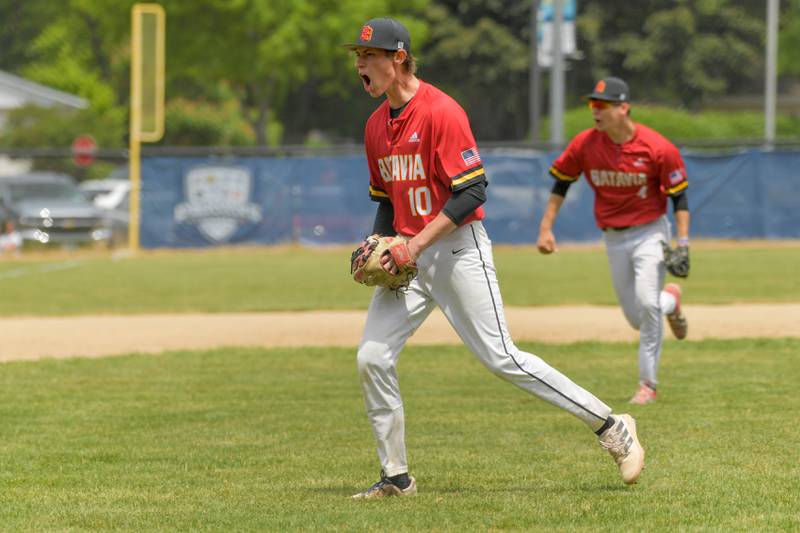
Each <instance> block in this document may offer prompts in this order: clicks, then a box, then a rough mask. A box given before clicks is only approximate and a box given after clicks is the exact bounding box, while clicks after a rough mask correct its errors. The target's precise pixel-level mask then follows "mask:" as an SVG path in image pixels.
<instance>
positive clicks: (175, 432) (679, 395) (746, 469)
mask: <svg viewBox="0 0 800 533" xmlns="http://www.w3.org/2000/svg"><path fill="white" fill-rule="evenodd" d="M496 260H497V264H498V268H499V270H500V279H501V286H502V290H503V294H504V297H505V300H506V302H507V303H509V304H512V305H543V304H570V303H592V304H613V303H614V300H613V293H612V292H611V287H610V281H609V279H608V267H607V265H606V263H605V255H604V253H603V251H602V250H601V249H597V248H590V249H586V248H576V249H571V250H570V249H565V250H563V251H562V252H561V253H559V254H558V255H556V256H553V257H543V256H540V255H539V254H538V253H536V252H535V251H533V250H532V249H530V248H499V249H498V250H497V251H496ZM346 261H347V250H345V249H325V250H316V251H308V250H302V249H298V248H277V249H252V250H235V251H230V250H228V251H212V252H178V253H152V254H142V255H141V256H139V257H136V258H128V259H119V260H114V259H112V258H110V257H107V256H103V255H99V256H98V255H49V256H43V257H28V258H25V257H23V258H20V259H15V260H11V261H2V262H0V290H2V292H3V294H4V298H2V299H1V301H0V315H3V316H12V315H78V314H103V313H151V312H191V311H210V312H229V311H267V310H287V309H288V310H300V309H315V308H327V309H335V308H361V309H363V308H365V307H366V304H367V301H368V299H369V291H367V290H364V288H363V287H358V286H357V285H355V284H354V283H352V281H350V280H349V278H348V277H347V267H346ZM692 264H693V271H692V276H691V278H690V279H689V280H688V282H687V283H686V284H685V286H686V294H687V297H688V298H689V299H690V301H691V302H692V303H718V304H723V303H730V302H798V301H800V286H798V276H797V274H796V265H797V264H800V246H796V245H787V246H759V245H757V244H752V243H743V244H742V245H741V246H739V245H735V246H731V247H718V246H710V245H709V246H703V245H702V244H701V245H699V246H696V247H694V248H693V251H692ZM309 272H313V273H314V274H313V276H310V275H309ZM522 347H523V348H526V349H528V350H529V351H532V352H534V353H536V354H538V355H540V356H541V357H543V358H544V359H545V360H547V361H548V362H549V363H550V364H552V365H553V366H555V367H556V368H558V369H560V370H562V371H563V372H564V373H566V374H567V375H568V376H570V377H571V378H572V379H574V380H575V381H576V382H578V383H579V384H581V385H583V386H584V387H586V388H588V389H589V390H591V391H592V392H594V393H595V394H597V395H598V396H599V397H600V398H602V399H603V400H605V401H606V402H607V403H609V404H610V405H612V406H613V407H614V408H615V409H617V411H618V412H619V411H624V410H628V409H630V412H631V413H632V414H633V415H634V416H635V417H636V418H637V421H638V424H639V433H640V437H641V439H642V442H643V445H644V446H645V448H646V450H647V466H646V470H645V472H644V474H643V476H642V479H641V481H640V483H639V484H638V485H635V486H632V487H627V486H625V485H624V484H623V483H622V482H621V480H620V479H619V474H618V472H617V469H616V466H615V465H614V464H613V461H612V460H611V458H610V457H609V456H608V455H607V453H606V452H605V451H604V450H602V449H601V448H600V447H599V446H598V445H597V444H596V439H595V438H594V436H593V435H592V434H591V432H589V431H588V429H586V428H585V427H584V426H583V424H582V423H581V422H580V421H578V420H577V419H575V418H573V417H571V416H569V415H567V414H565V413H563V412H561V411H559V410H557V409H555V408H553V407H551V406H549V405H547V404H545V403H543V402H541V401H539V400H537V399H535V398H531V397H529V396H528V395H526V394H525V393H523V392H521V391H519V390H517V389H515V388H513V387H512V386H510V385H508V384H506V383H504V382H502V381H500V380H498V379H496V378H494V377H492V376H491V375H490V374H489V373H487V372H486V371H485V370H484V369H483V367H482V366H481V365H480V364H479V363H478V362H477V361H476V360H475V359H474V358H473V357H472V356H471V355H470V354H469V353H468V351H467V350H466V349H465V348H463V347H458V346H454V347H441V346H440V347H413V348H409V349H408V350H406V352H405V353H404V354H403V357H402V359H401V363H400V376H401V383H402V386H403V393H404V401H405V406H406V419H407V441H408V448H409V459H410V461H411V468H412V475H415V476H416V477H417V480H418V483H419V488H420V494H419V496H418V497H416V498H408V499H392V500H386V501H373V502H353V501H350V500H348V498H347V497H348V496H349V495H350V494H352V493H354V492H356V491H359V490H363V489H364V488H366V487H367V486H368V485H369V484H371V483H372V482H374V481H376V480H377V475H378V470H379V466H378V462H377V457H376V455H375V449H374V441H373V437H372V434H371V430H370V428H369V425H368V422H367V419H366V415H365V413H364V407H363V403H362V398H361V391H360V387H359V384H358V377H357V374H356V368H355V349H354V348H352V349H342V348H329V349H322V348H314V349H295V350H287V349H274V350H266V349H234V348H232V349H227V350H211V351H198V352H177V353H176V352H172V353H165V354H163V355H159V356H145V355H135V354H134V355H130V356H126V357H119V358H107V359H72V360H61V361H55V360H45V361H38V362H15V363H7V364H3V365H2V367H0V381H1V382H2V387H0V420H2V424H0V457H2V468H1V469H0V483H2V490H1V491H0V530H4V531H94V530H117V531H176V530H181V531H295V530H337V531H366V530H379V529H390V528H391V529H398V530H402V531H464V530H466V531H487V530H503V531H508V530H512V531H531V530H533V531H551V530H554V531H598V530H622V531H633V530H647V531H676V530H678V531H687V530H691V531H695V530H697V531H797V530H800V512H799V511H798V509H800V466H798V461H797V457H798V454H797V442H798V441H800V427H798V425H797V423H796V419H797V416H796V413H797V412H798V409H800V395H798V394H797V383H798V382H800V355H798V354H800V340H788V339H760V340H737V341H702V342H696V341H684V342H677V341H667V344H666V346H665V350H664V356H663V359H662V364H661V371H660V377H661V379H662V387H661V388H660V390H659V402H658V403H657V404H654V405H650V406H646V407H630V406H628V405H627V403H626V401H627V399H628V398H629V397H630V395H631V394H632V393H633V390H634V387H635V384H636V363H635V352H636V346H635V345H634V344H627V343H624V344H613V343H580V344H574V345H547V344H524V345H522Z"/></svg>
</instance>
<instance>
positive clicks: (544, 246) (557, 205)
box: [536, 194, 564, 254]
mask: <svg viewBox="0 0 800 533" xmlns="http://www.w3.org/2000/svg"><path fill="white" fill-rule="evenodd" d="M563 203H564V197H563V196H560V195H558V194H550V198H548V200H547V207H545V209H544V215H542V221H541V222H540V223H539V238H538V239H537V241H536V247H537V248H538V249H539V251H540V252H541V253H543V254H550V253H553V252H555V251H556V238H555V235H553V223H554V222H555V220H556V216H557V215H558V211H559V209H561V205H562V204H563Z"/></svg>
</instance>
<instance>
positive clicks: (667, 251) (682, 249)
mask: <svg viewBox="0 0 800 533" xmlns="http://www.w3.org/2000/svg"><path fill="white" fill-rule="evenodd" d="M661 247H662V248H663V249H664V266H666V267H667V270H668V271H669V273H670V274H672V275H673V276H675V277H678V278H685V277H688V276H689V246H687V245H678V246H677V247H676V248H671V247H670V246H669V244H667V243H665V242H664V241H661Z"/></svg>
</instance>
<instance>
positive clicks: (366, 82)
mask: <svg viewBox="0 0 800 533" xmlns="http://www.w3.org/2000/svg"><path fill="white" fill-rule="evenodd" d="M361 81H362V82H364V89H366V90H369V88H370V85H372V80H370V79H369V76H367V75H366V74H361Z"/></svg>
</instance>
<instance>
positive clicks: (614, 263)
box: [537, 77, 689, 404]
mask: <svg viewBox="0 0 800 533" xmlns="http://www.w3.org/2000/svg"><path fill="white" fill-rule="evenodd" d="M588 101H589V108H590V109H591V112H592V118H593V119H594V123H595V124H594V127H593V128H590V129H587V130H585V131H583V132H581V133H579V134H578V135H577V136H575V138H574V139H573V140H572V142H570V143H569V145H568V146H567V148H566V149H565V150H564V152H563V153H562V154H561V155H560V156H559V157H558V159H556V160H555V161H554V162H553V165H552V166H551V167H550V173H551V174H552V175H553V177H554V178H556V183H555V185H554V186H553V191H552V193H551V194H550V198H549V200H548V202H547V207H546V208H545V213H544V215H543V216H542V221H541V224H540V227H539V239H538V241H537V246H538V247H539V251H540V252H542V253H544V254H549V253H552V252H554V251H556V239H555V236H554V235H553V224H554V222H555V219H556V216H557V214H558V212H559V210H560V209H561V205H562V204H563V203H564V197H565V195H566V194H567V190H568V189H569V186H570V185H571V184H572V183H573V182H575V181H576V180H577V179H578V178H579V177H580V176H581V174H583V175H584V176H585V177H586V180H587V182H588V183H589V186H590V187H591V188H592V189H593V190H594V193H595V200H594V215H595V221H596V223H597V226H598V227H599V228H600V229H602V230H603V232H604V233H603V240H604V241H605V244H606V253H607V255H608V262H609V266H610V268H611V279H612V282H613V284H614V290H615V292H616V293H617V300H618V301H619V303H620V305H621V306H622V310H623V312H624V313H625V318H626V319H627V320H628V322H629V323H630V324H631V326H633V327H634V328H635V329H637V330H639V388H638V389H637V391H636V393H635V394H634V395H633V397H632V398H631V403H635V404H646V403H651V402H654V401H655V399H656V387H657V385H658V378H657V375H658V363H659V360H660V358H661V348H662V341H663V319H662V318H661V317H662V315H665V316H666V317H667V321H668V323H669V325H670V327H671V328H672V331H673V333H674V334H675V336H676V337H677V338H678V339H683V338H685V337H686V333H687V322H686V317H685V316H684V315H683V313H682V312H681V305H680V299H681V288H680V286H678V285H677V284H674V283H670V284H668V285H666V286H664V277H665V264H664V255H663V254H664V251H663V246H665V245H666V243H667V242H669V241H670V233H671V232H670V227H669V222H668V221H667V218H666V212H667V199H668V198H671V199H672V201H673V205H674V208H675V222H676V226H677V233H678V246H679V248H681V251H682V253H684V254H685V259H686V273H688V261H689V249H688V246H689V207H688V200H687V195H686V188H687V186H688V181H687V180H686V169H685V168H684V164H683V159H682V158H681V155H680V153H679V152H678V149H677V148H676V147H675V146H674V145H673V144H672V143H671V142H669V141H668V140H667V139H665V138H664V137H663V136H662V135H661V134H659V133H658V132H656V131H654V130H652V129H650V128H648V127H647V126H644V125H642V124H639V123H635V122H634V121H633V120H631V117H630V90H629V89H628V84H627V83H625V82H624V81H623V80H621V79H619V78H614V77H611V78H606V79H603V80H600V81H599V82H597V85H595V88H594V91H593V92H592V93H591V94H589V95H588ZM662 287H663V290H662Z"/></svg>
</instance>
